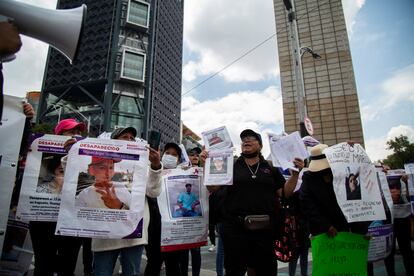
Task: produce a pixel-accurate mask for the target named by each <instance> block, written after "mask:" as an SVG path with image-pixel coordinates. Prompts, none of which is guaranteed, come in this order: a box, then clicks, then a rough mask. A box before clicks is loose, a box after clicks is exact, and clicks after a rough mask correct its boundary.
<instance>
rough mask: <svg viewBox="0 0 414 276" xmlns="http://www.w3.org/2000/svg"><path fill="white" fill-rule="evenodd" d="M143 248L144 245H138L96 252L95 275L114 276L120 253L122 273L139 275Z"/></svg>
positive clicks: (94, 257)
mask: <svg viewBox="0 0 414 276" xmlns="http://www.w3.org/2000/svg"><path fill="white" fill-rule="evenodd" d="M143 250H144V246H143V245H136V246H132V247H126V248H120V249H115V250H108V251H100V252H94V254H93V262H94V263H93V265H94V275H95V276H112V274H113V271H114V267H115V264H116V260H117V259H118V255H119V254H121V266H122V275H123V276H135V275H139V271H140V266H141V257H142V251H143Z"/></svg>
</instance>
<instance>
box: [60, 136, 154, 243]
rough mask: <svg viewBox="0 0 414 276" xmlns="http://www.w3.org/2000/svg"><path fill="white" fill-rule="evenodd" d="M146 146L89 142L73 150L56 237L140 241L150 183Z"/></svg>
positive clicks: (124, 142) (64, 186)
mask: <svg viewBox="0 0 414 276" xmlns="http://www.w3.org/2000/svg"><path fill="white" fill-rule="evenodd" d="M145 146H146V142H145V143H144V142H130V141H122V140H105V139H96V138H87V139H85V140H82V141H80V142H78V143H76V144H74V145H73V146H72V148H71V150H70V151H69V155H68V160H67V164H66V169H65V178H64V184H63V190H62V202H61V207H60V211H59V217H58V222H57V227H56V234H60V235H66V236H81V237H92V238H110V239H121V238H124V239H125V238H140V237H141V236H142V226H143V217H144V202H145V190H146V183H147V179H148V150H147V148H146V147H145Z"/></svg>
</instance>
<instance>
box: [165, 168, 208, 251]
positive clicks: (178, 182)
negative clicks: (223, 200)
mask: <svg viewBox="0 0 414 276" xmlns="http://www.w3.org/2000/svg"><path fill="white" fill-rule="evenodd" d="M202 175H203V172H202V170H201V169H200V168H199V167H192V168H189V169H186V170H184V169H181V168H177V169H172V170H165V169H164V171H163V187H162V192H161V195H160V196H159V197H158V203H159V207H160V212H161V218H162V223H161V225H162V228H161V251H163V252H166V251H176V250H181V249H190V248H195V247H200V246H204V245H207V237H208V204H207V202H208V195H207V190H206V188H205V186H204V185H202V183H201V179H202Z"/></svg>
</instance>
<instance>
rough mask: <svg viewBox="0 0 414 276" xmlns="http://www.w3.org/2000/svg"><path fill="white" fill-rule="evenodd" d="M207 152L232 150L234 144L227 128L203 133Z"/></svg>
mask: <svg viewBox="0 0 414 276" xmlns="http://www.w3.org/2000/svg"><path fill="white" fill-rule="evenodd" d="M201 135H202V137H203V141H204V146H205V147H206V150H207V151H209V150H214V149H223V148H231V147H232V146H233V142H232V141H231V138H230V134H229V132H228V131H227V128H226V127H225V126H222V127H219V128H216V129H212V130H209V131H204V132H202V133H201Z"/></svg>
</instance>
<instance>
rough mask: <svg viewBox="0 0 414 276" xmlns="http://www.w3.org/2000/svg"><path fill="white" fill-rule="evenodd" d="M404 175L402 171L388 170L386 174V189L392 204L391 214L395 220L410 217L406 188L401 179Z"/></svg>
mask: <svg viewBox="0 0 414 276" xmlns="http://www.w3.org/2000/svg"><path fill="white" fill-rule="evenodd" d="M404 173H405V171H404V170H389V171H388V172H387V181H388V187H389V189H390V192H391V197H392V201H393V202H394V208H393V211H394V212H393V213H394V217H395V218H406V217H408V216H409V215H411V207H410V201H409V196H408V191H407V186H406V185H405V183H404V181H403V180H402V179H401V177H402V176H403V174H404Z"/></svg>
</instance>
